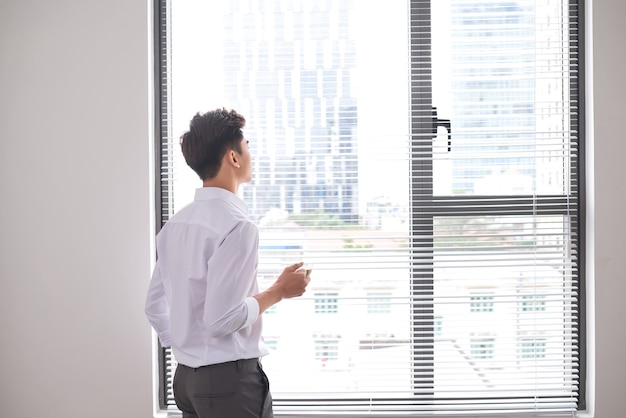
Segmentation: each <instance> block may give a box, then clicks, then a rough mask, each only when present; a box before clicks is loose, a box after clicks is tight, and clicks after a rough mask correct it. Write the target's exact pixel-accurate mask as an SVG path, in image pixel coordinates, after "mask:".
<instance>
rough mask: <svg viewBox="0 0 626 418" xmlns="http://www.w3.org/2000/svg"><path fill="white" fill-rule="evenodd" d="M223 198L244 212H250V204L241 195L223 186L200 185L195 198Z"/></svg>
mask: <svg viewBox="0 0 626 418" xmlns="http://www.w3.org/2000/svg"><path fill="white" fill-rule="evenodd" d="M213 199H221V200H225V201H227V202H229V203H232V204H233V205H235V206H236V207H237V208H238V209H239V210H241V211H242V212H243V213H245V214H248V206H246V204H245V202H244V201H243V200H241V198H240V197H239V196H237V195H236V194H234V193H233V192H231V191H229V190H226V189H222V188H221V187H200V188H198V189H196V195H195V199H194V200H213Z"/></svg>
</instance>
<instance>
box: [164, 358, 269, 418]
mask: <svg viewBox="0 0 626 418" xmlns="http://www.w3.org/2000/svg"><path fill="white" fill-rule="evenodd" d="M173 389H174V399H175V400H176V405H177V406H178V408H179V409H180V410H181V411H182V412H183V418H273V417H274V413H273V412H272V396H271V394H270V391H269V381H268V380H267V376H266V375H265V372H263V369H262V368H261V363H260V362H259V360H258V359H248V360H237V361H229V362H227V363H219V364H212V365H209V366H203V367H198V368H193V367H187V366H184V365H182V364H179V365H178V366H177V367H176V373H175V374H174V384H173Z"/></svg>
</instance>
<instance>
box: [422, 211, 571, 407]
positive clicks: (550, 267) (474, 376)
mask: <svg viewBox="0 0 626 418" xmlns="http://www.w3.org/2000/svg"><path fill="white" fill-rule="evenodd" d="M567 223H568V220H567V218H565V217H562V216H537V217H532V216H528V217H524V216H490V217H437V218H436V219H435V224H434V231H435V233H434V235H435V238H434V239H435V259H434V261H435V263H434V265H435V268H434V277H435V279H434V282H435V317H436V318H437V321H438V330H437V334H436V336H435V390H436V392H437V393H438V394H440V395H441V396H451V397H454V396H475V397H478V396H489V397H491V396H493V392H492V389H493V388H494V387H497V388H498V389H499V390H498V393H499V394H501V395H503V396H507V395H510V396H517V395H519V394H520V393H521V391H523V390H527V389H528V388H529V387H536V388H537V389H538V390H539V392H540V393H541V394H542V395H545V396H554V395H562V394H564V393H566V390H570V389H571V387H572V386H573V385H574V382H575V377H574V375H575V368H576V361H574V360H573V355H574V353H575V347H573V346H572V341H571V339H572V336H573V335H574V333H575V317H576V312H575V309H574V305H573V301H572V300H571V292H572V291H573V288H574V286H576V283H574V279H573V277H574V276H573V273H574V272H573V270H572V267H571V266H572V265H573V260H572V254H570V252H569V247H568V245H567V241H566V240H564V239H563V231H566V230H568V225H567ZM568 359H570V360H569V361H568ZM470 388H471V389H470Z"/></svg>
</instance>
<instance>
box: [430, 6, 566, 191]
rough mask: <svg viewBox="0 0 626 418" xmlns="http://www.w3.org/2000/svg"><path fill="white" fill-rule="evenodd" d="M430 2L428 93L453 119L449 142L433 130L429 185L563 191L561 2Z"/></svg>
mask: <svg viewBox="0 0 626 418" xmlns="http://www.w3.org/2000/svg"><path fill="white" fill-rule="evenodd" d="M431 3H432V13H433V21H434V22H436V24H434V25H433V26H432V29H433V103H434V106H436V107H437V109H438V112H439V115H440V117H445V118H449V119H451V120H452V129H453V139H452V147H451V150H450V151H448V149H447V140H446V135H445V132H443V129H442V128H440V129H439V130H440V132H439V135H438V137H437V139H436V140H435V146H434V149H433V154H434V155H433V157H434V158H433V164H434V169H435V171H434V184H435V193H436V194H439V195H467V194H476V195H530V194H535V193H536V194H541V195H546V194H557V195H561V194H566V193H568V192H569V159H570V158H571V157H572V155H571V147H570V136H571V135H572V134H573V132H571V129H570V104H574V103H572V100H575V99H572V98H570V97H569V96H570V79H569V73H570V59H571V56H570V55H569V54H568V53H567V52H566V51H567V45H568V43H569V40H570V39H569V27H568V17H569V16H568V14H567V9H566V8H567V7H568V5H567V3H563V2H562V1H554V0H546V1H541V2H537V1H535V0H517V1H512V2H502V1H492V0H483V1H474V0H437V1H433V2H431ZM574 134H575V133H574Z"/></svg>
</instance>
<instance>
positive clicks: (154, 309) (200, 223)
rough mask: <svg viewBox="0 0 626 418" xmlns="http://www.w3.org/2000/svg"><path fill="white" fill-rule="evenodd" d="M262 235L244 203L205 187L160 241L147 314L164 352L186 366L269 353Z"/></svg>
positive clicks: (165, 228)
mask: <svg viewBox="0 0 626 418" xmlns="http://www.w3.org/2000/svg"><path fill="white" fill-rule="evenodd" d="M258 243H259V233H258V229H257V227H256V225H255V224H253V223H252V221H251V220H250V219H249V217H248V214H247V207H246V205H245V203H244V202H243V201H242V200H241V199H240V198H239V197H238V196H237V195H235V194H233V193H231V192H230V191H228V190H225V189H221V188H216V187H203V188H200V189H197V190H196V195H195V199H194V201H193V202H192V203H190V204H189V205H187V206H185V207H184V208H182V209H181V210H180V211H179V212H177V213H176V214H175V215H174V216H172V217H171V218H170V219H169V220H168V221H167V223H166V224H165V225H164V226H163V228H162V229H161V231H160V232H159V233H158V235H157V240H156V247H157V262H156V266H155V268H154V272H153V275H152V279H151V281H150V285H149V289H148V295H147V298H146V315H147V317H148V320H149V321H150V324H151V325H152V327H153V328H154V329H155V331H156V332H157V334H158V336H159V340H160V341H161V345H163V346H164V347H170V346H171V347H172V352H173V354H174V357H175V358H176V360H177V361H178V362H179V363H181V364H184V365H186V366H189V367H199V366H205V365H208V364H216V363H222V362H226V361H232V360H239V359H248V358H256V357H261V356H263V355H266V354H267V353H268V351H267V348H266V347H265V345H264V344H263V342H262V338H261V328H262V323H261V317H260V315H259V304H258V302H257V300H256V299H255V298H254V297H252V296H253V295H256V294H257V293H258V283H257V279H256V275H257V261H258V259H257V254H258Z"/></svg>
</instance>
